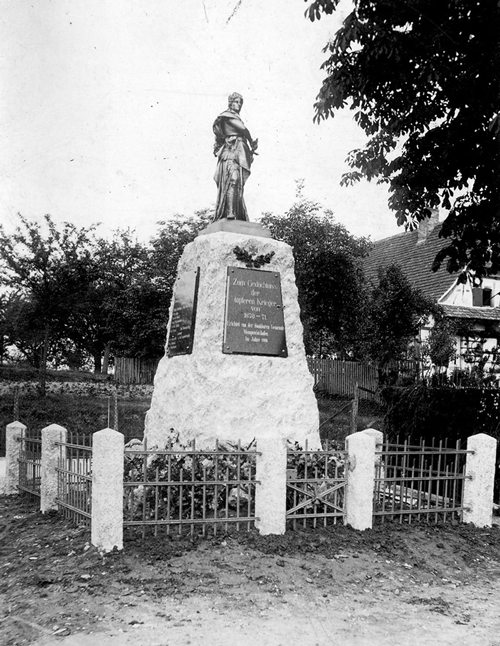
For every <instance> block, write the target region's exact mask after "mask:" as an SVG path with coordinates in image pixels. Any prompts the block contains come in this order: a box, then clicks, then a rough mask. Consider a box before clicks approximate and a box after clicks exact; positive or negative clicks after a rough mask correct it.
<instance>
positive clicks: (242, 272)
mask: <svg viewBox="0 0 500 646" xmlns="http://www.w3.org/2000/svg"><path fill="white" fill-rule="evenodd" d="M222 351H223V352H224V353H225V354H265V355H271V356H275V357H287V356H288V350H287V347H286V336H285V319H284V316H283V301H282V298H281V281H280V275H279V273H278V272H276V271H260V270H257V269H243V268H241V267H228V268H227V287H226V316H225V321H224V341H223V346H222Z"/></svg>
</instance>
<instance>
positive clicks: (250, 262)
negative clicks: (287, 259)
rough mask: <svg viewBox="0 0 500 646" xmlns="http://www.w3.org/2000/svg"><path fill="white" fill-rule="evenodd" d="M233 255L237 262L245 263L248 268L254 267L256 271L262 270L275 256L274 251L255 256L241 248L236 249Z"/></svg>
mask: <svg viewBox="0 0 500 646" xmlns="http://www.w3.org/2000/svg"><path fill="white" fill-rule="evenodd" d="M233 253H234V255H235V256H236V259H237V260H239V261H240V262H244V263H245V265H246V267H250V268H251V267H254V268H255V269H260V267H262V266H263V265H268V264H269V263H270V262H271V260H272V257H273V256H274V251H271V253H266V254H265V255H262V254H261V255H260V256H255V255H253V254H251V253H250V252H249V251H246V250H245V249H242V248H241V247H235V248H234V249H233Z"/></svg>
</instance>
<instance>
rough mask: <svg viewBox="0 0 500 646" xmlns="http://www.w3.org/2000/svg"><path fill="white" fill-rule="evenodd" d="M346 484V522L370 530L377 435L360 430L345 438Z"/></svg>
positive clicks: (353, 526) (357, 527)
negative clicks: (375, 436)
mask: <svg viewBox="0 0 500 646" xmlns="http://www.w3.org/2000/svg"><path fill="white" fill-rule="evenodd" d="M345 443H346V451H347V470H346V475H347V483H346V495H345V507H346V523H347V525H350V526H351V527H352V528H353V529H361V530H363V529H370V528H371V527H372V523H373V485H374V479H375V438H374V437H373V435H371V434H370V433H365V432H364V431H359V432H358V433H353V434H352V435H348V436H347V437H346V440H345Z"/></svg>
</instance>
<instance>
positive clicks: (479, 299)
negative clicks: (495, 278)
mask: <svg viewBox="0 0 500 646" xmlns="http://www.w3.org/2000/svg"><path fill="white" fill-rule="evenodd" d="M491 291H492V290H491V288H490V287H473V288H472V306H473V307H491V306H492V302H491Z"/></svg>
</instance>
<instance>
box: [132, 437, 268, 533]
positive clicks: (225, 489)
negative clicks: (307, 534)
mask: <svg viewBox="0 0 500 646" xmlns="http://www.w3.org/2000/svg"><path fill="white" fill-rule="evenodd" d="M140 446H141V449H140V450H134V449H133V448H131V449H128V450H126V451H125V479H124V480H125V481H124V523H123V525H124V528H128V529H129V530H130V529H132V528H139V529H140V530H141V531H142V536H143V537H144V536H145V534H146V530H147V529H148V528H149V529H151V531H152V532H153V533H154V535H155V536H156V535H158V531H159V529H160V528H162V529H163V530H165V531H166V533H167V534H169V533H171V532H172V531H177V532H178V533H179V534H181V533H182V532H183V530H185V529H187V530H188V531H189V532H190V533H191V534H194V532H195V528H198V530H199V533H200V534H202V535H206V534H207V531H208V530H209V529H211V530H212V531H213V533H214V534H216V533H217V531H218V529H219V528H223V530H224V531H225V532H227V531H228V529H229V527H235V528H236V530H240V529H246V530H248V529H250V528H251V527H252V526H253V524H254V522H255V520H257V518H256V516H255V486H256V484H257V481H256V479H255V471H256V457H257V455H258V453H257V451H255V450H251V449H250V447H248V448H246V449H243V448H242V447H241V444H240V443H238V444H237V445H222V444H219V443H218V442H217V443H216V445H215V449H214V450H213V451H210V450H205V449H202V450H198V449H196V444H195V442H194V441H193V442H192V443H191V444H190V446H189V447H187V448H186V447H177V446H175V445H174V444H172V443H171V444H170V445H169V446H168V447H167V449H165V450H162V451H158V450H157V449H154V450H148V449H147V444H146V443H145V444H144V445H142V444H141V445H140Z"/></svg>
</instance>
